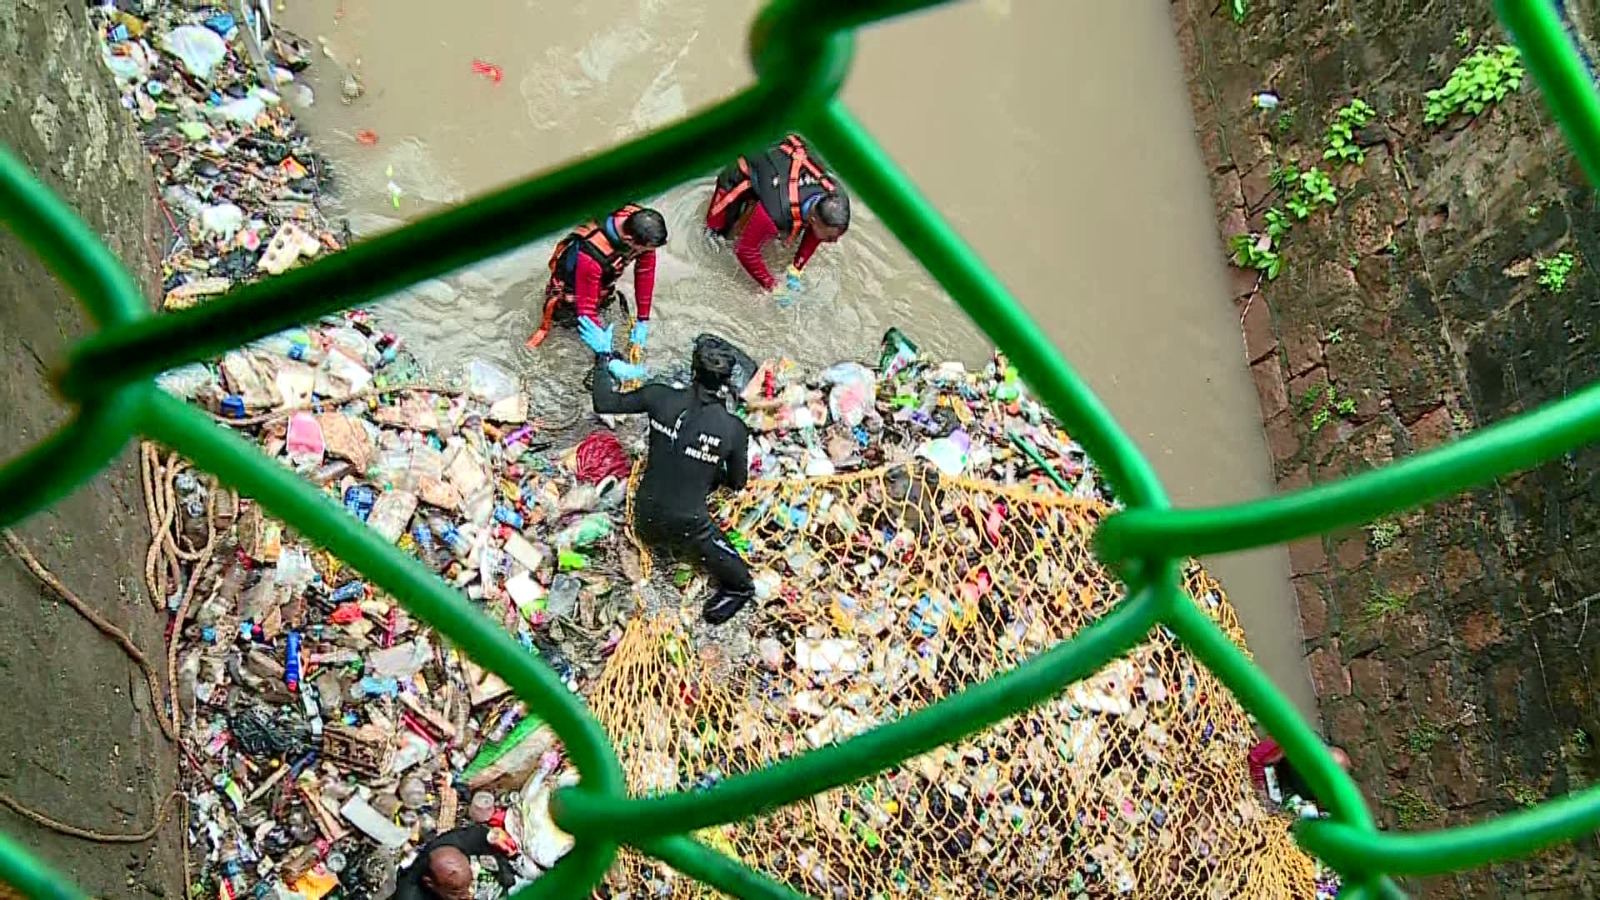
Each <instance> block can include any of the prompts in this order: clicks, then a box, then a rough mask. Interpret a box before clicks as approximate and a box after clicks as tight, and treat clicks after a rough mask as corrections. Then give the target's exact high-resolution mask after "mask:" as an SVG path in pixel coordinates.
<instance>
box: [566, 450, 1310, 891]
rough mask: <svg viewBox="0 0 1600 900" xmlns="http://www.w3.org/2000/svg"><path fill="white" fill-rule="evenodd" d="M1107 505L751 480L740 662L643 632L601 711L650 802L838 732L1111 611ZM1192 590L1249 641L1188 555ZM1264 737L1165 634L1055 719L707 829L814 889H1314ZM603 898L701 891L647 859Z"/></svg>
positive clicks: (599, 704)
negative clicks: (747, 595)
mask: <svg viewBox="0 0 1600 900" xmlns="http://www.w3.org/2000/svg"><path fill="white" fill-rule="evenodd" d="M1109 511H1110V507H1108V506H1106V505H1105V504H1103V503H1099V502H1092V501H1084V500H1075V499H1072V498H1068V497H1065V496H1063V495H1061V494H1057V493H1034V492H1032V491H1031V490H1029V489H1026V488H1006V487H1000V486H996V485H991V484H985V483H981V482H975V481H969V480H962V479H953V478H949V477H941V476H940V475H939V474H938V472H937V471H936V470H934V469H932V468H930V467H925V466H918V467H907V466H902V467H895V468H891V469H881V470H876V471H872V472H866V473H861V474H855V475H849V476H838V477H830V478H823V479H812V480H806V481H793V482H763V483H758V484H754V485H752V486H751V489H749V490H747V491H745V492H744V493H742V494H741V495H739V496H738V497H737V498H734V499H732V500H729V501H725V502H724V503H723V507H722V510H721V512H722V518H723V521H724V522H726V523H729V524H730V525H731V526H732V527H734V528H736V529H737V532H738V536H737V537H736V540H743V541H747V542H748V550H747V552H748V556H749V559H750V562H751V565H752V568H753V569H754V570H755V572H756V578H757V582H758V584H759V585H761V587H762V595H763V596H764V602H763V604H762V608H761V609H760V610H759V611H758V612H757V613H756V614H755V615H754V617H753V618H754V622H753V624H751V625H750V634H749V641H748V646H746V644H745V642H744V641H743V639H742V637H739V638H735V639H730V638H729V636H728V634H727V629H726V627H724V628H723V629H719V630H718V631H717V632H716V634H714V635H712V634H708V633H707V630H706V629H705V627H704V626H701V625H698V624H694V623H693V621H692V619H693V610H694V609H695V608H697V607H696V606H695V605H694V604H693V603H690V604H688V605H686V606H685V609H684V610H683V611H682V614H681V615H674V614H672V613H671V612H664V613H660V614H657V615H655V616H652V617H647V618H644V619H639V620H636V621H635V622H633V623H632V624H631V625H630V627H629V628H628V630H627V633H626V635H625V637H624V639H623V641H622V643H621V644H620V646H619V648H618V650H617V653H616V654H615V656H614V657H613V659H612V660H611V662H610V663H609V665H608V667H607V669H606V671H605V673H604V674H603V675H602V677H601V679H600V680H599V682H598V683H597V684H596V685H595V686H594V689H593V690H592V691H591V692H590V695H589V698H588V699H589V703H590V706H591V707H592V708H593V710H594V712H595V714H596V716H597V717H598V718H599V719H600V721H601V722H603V723H604V724H605V725H606V727H607V730H608V732H609V733H610V735H611V737H612V739H613V740H614V741H615V742H616V743H617V745H618V750H619V756H620V757H621V758H622V760H623V765H624V767H625V768H626V770H627V774H628V779H629V787H630V789H631V790H632V791H633V792H635V793H638V794H650V793H654V792H661V791H668V790H678V789H693V788H695V787H697V786H700V787H703V786H706V785H709V784H712V783H714V782H715V781H717V780H718V779H720V778H722V777H726V776H728V775H732V774H735V773H740V772H746V771H750V770H753V769H756V768H759V767H761V766H764V765H767V764H770V763H772V762H774V761H776V760H779V759H782V758H784V757H788V756H791V755H794V754H796V753H799V752H802V751H804V750H807V749H810V748H813V747H818V746H823V745H826V744H829V743H833V742H837V741H840V740H843V739H844V738H847V737H849V736H851V735H854V734H856V733H859V732H861V731H865V730H866V729H868V728H871V727H872V726H874V725H876V724H879V723H882V722H885V721H888V720H890V719H893V718H895V717H897V716H899V715H902V714H904V713H905V712H908V711H910V710H912V709H915V708H917V707H921V706H924V705H927V704H928V703H931V702H933V701H936V700H938V699H939V698H941V697H944V696H947V695H948V694H950V693H952V692H954V691H957V690H959V689H961V688H962V687H963V686H965V685H968V684H972V683H975V682H978V681H981V680H984V679H986V678H989V677H991V676H993V675H995V674H996V673H999V672H1002V671H1004V670H1006V669H1009V668H1012V667H1014V666H1016V665H1017V664H1018V663H1020V662H1022V661H1023V660H1025V659H1027V658H1029V657H1031V656H1033V655H1034V654H1037V653H1039V652H1041V651H1042V650H1044V649H1046V648H1048V647H1050V646H1052V645H1053V644H1055V643H1057V642H1060V641H1064V640H1067V639H1069V638H1071V637H1072V636H1073V635H1074V634H1076V633H1077V632H1078V631H1079V630H1081V629H1082V628H1084V627H1085V626H1086V625H1088V624H1089V623H1091V622H1093V621H1094V620H1095V619H1097V618H1098V617H1100V616H1101V615H1103V614H1104V613H1106V612H1107V611H1109V610H1110V609H1111V607H1112V606H1113V605H1114V604H1115V603H1116V602H1117V600H1118V591H1119V588H1118V586H1117V585H1116V582H1115V581H1114V580H1113V579H1112V578H1111V577H1110V576H1109V575H1108V574H1107V573H1106V572H1105V571H1103V570H1102V569H1101V568H1100V566H1099V565H1098V564H1097V563H1096V561H1095V559H1094V557H1093V556H1092V554H1091V553H1090V551H1089V547H1088V539H1089V536H1090V535H1091V534H1092V533H1093V530H1094V528H1095V526H1096V525H1097V524H1098V522H1099V520H1100V519H1101V518H1102V517H1103V516H1105V515H1106V514H1108V513H1109ZM1186 582H1187V584H1186V586H1187V589H1188V590H1189V592H1190V593H1191V594H1192V595H1193V596H1195V597H1196V598H1199V599H1200V600H1201V602H1202V604H1203V605H1204V606H1205V608H1207V609H1208V610H1209V611H1210V612H1211V614H1212V615H1213V616H1214V617H1215V618H1216V619H1217V621H1218V622H1219V623H1220V624H1221V625H1222V627H1223V628H1224V629H1226V630H1227V631H1228V633H1229V634H1230V635H1231V636H1232V637H1233V638H1234V640H1235V642H1237V643H1239V644H1241V646H1242V643H1243V638H1242V633H1241V631H1240V629H1239V625H1238V622H1237V620H1236V618H1235V616H1234V613H1233V610H1232V609H1231V607H1229V605H1228V603H1227V601H1226V599H1225V598H1224V596H1223V594H1222V591H1221V589H1220V588H1219V586H1218V585H1217V583H1216V582H1215V581H1213V580H1212V579H1211V578H1210V576H1208V575H1207V574H1206V573H1205V572H1204V571H1202V570H1201V569H1200V568H1199V566H1198V565H1191V566H1190V567H1189V569H1188V571H1187V575H1186ZM686 599H688V600H691V601H692V600H694V599H695V598H686ZM746 616H749V614H746ZM736 621H738V620H736ZM744 621H749V619H748V618H746V619H745V620H744ZM741 630H742V629H741ZM1254 740H1255V737H1254V734H1253V732H1252V729H1251V725H1250V721H1249V717H1248V716H1247V714H1246V713H1245V711H1244V710H1243V708H1241V707H1240V705H1239V704H1238V703H1237V702H1236V701H1235V700H1234V699H1233V697H1232V696H1231V695H1230V694H1229V693H1228V692H1227V691H1226V690H1224V689H1223V687H1222V685H1221V684H1220V682H1218V681H1216V679H1214V678H1213V677H1212V676H1211V675H1210V674H1209V673H1208V672H1207V671H1206V670H1205V668H1204V667H1203V666H1201V665H1200V664H1199V663H1197V662H1195V661H1194V660H1193V659H1192V658H1190V656H1189V655H1188V654H1187V653H1186V652H1185V651H1184V649H1183V648H1182V647H1181V646H1179V645H1178V644H1177V642H1176V641H1175V640H1174V639H1173V638H1172V637H1171V636H1170V635H1169V634H1168V633H1166V631H1165V630H1164V629H1158V630H1157V631H1156V632H1155V633H1153V634H1152V635H1151V636H1150V639H1149V640H1148V641H1147V642H1145V643H1144V644H1142V645H1140V646H1139V647H1138V648H1137V649H1135V650H1134V651H1133V652H1132V653H1131V654H1130V655H1129V656H1127V657H1126V658H1124V659H1121V660H1117V661H1115V662H1113V663H1110V664H1108V665H1107V666H1106V667H1104V668H1103V669H1101V670H1100V672H1098V673H1097V674H1096V675H1095V676H1094V677H1093V678H1090V679H1087V680H1085V681H1083V682H1080V683H1078V684H1075V685H1073V686H1071V687H1070V688H1068V689H1067V690H1066V691H1065V692H1063V693H1062V694H1061V695H1060V696H1058V697H1057V698H1055V699H1054V700H1053V701H1051V702H1050V703H1048V704H1045V705H1043V706H1040V707H1037V708H1035V709H1033V710H1031V711H1029V712H1027V713H1024V714H1022V715H1019V716H1017V717H1015V718H1012V719H1010V720H1007V721H1005V722H1003V723H1001V724H999V725H997V726H995V727H994V728H991V729H989V730H988V731H985V732H981V733H978V734H976V735H973V736H970V737H968V738H966V739H964V740H962V741H961V742H959V743H957V744H954V745H952V746H948V747H942V748H940V749H938V750H935V751H932V752H930V753H928V754H925V755H923V756H921V757H917V758H914V759H911V760H908V761H906V762H905V763H904V764H902V765H901V766H899V767H898V768H896V769H894V770H891V771H889V772H886V773H884V774H882V775H880V776H878V777H876V778H873V779H870V780H868V781H866V782H863V783H859V784H856V785H852V786H850V787H847V788H842V789H839V790H835V791H831V792H828V793H824V794H820V795H818V796H815V797H812V798H810V799H807V800H805V801H802V802H801V803H799V804H796V805H794V806H792V807H788V808H785V809H781V810H778V811H775V812H773V813H771V814H769V815H767V816H764V817H762V818H760V819H757V820H754V821H750V822H745V823H739V824H734V825H725V826H719V827H718V828H715V829H709V830H708V832H705V833H701V834H700V835H698V837H700V838H701V839H702V840H706V841H708V842H710V843H712V844H713V845H715V846H718V847H719V848H721V849H723V850H725V851H726V852H729V853H731V854H732V855H734V856H735V857H737V858H738V859H740V860H743V861H746V862H748V863H749V864H751V865H753V866H756V867H758V868H760V869H762V870H765V871H767V872H769V873H771V874H773V875H774V876H776V877H777V878H779V879H780V880H782V881H784V882H786V883H788V884H789V885H791V886H792V887H794V888H795V889H797V890H801V891H804V892H807V893H809V894H811V895H813V896H819V897H830V896H831V897H840V898H844V897H850V898H865V897H878V896H885V897H886V896H890V895H907V896H921V897H938V898H952V900H953V898H964V897H980V896H985V897H992V896H1001V897H1014V896H1049V897H1071V898H1079V897H1151V898H1154V897H1162V898H1169V897H1196V898H1221V897H1252V898H1301V897H1310V896H1313V895H1314V888H1313V879H1314V874H1315V872H1314V869H1315V865H1314V863H1313V861H1312V860H1311V859H1310V858H1309V857H1307V856H1305V855H1304V854H1303V853H1302V852H1301V851H1300V850H1298V849H1297V848H1296V847H1295V845H1294V844H1293V842H1292V840H1291V839H1290V837H1289V835H1288V831H1287V826H1288V819H1287V818H1285V817H1284V816H1281V815H1274V814H1271V813H1269V812H1267V811H1266V810H1265V809H1264V808H1263V807H1262V806H1261V805H1260V803H1259V802H1258V800H1257V799H1256V797H1255V795H1254V793H1253V791H1252V788H1251V786H1250V782H1249V775H1248V768H1247V760H1246V755H1247V754H1248V752H1249V750H1250V747H1251V745H1252V744H1253V743H1254ZM607 891H608V892H609V896H616V897H621V896H632V897H640V896H651V897H699V896H710V895H711V892H709V891H708V889H707V888H705V887H704V886H702V885H700V884H699V883H698V882H696V881H694V880H693V879H689V878H686V877H684V876H681V875H677V874H675V873H673V872H672V871H671V870H669V869H668V868H666V867H665V866H663V865H661V864H658V863H654V862H652V861H650V860H647V859H644V858H643V857H639V856H636V855H627V856H625V857H624V858H623V860H622V861H621V862H620V863H619V865H618V866H617V868H616V869H614V870H613V872H612V875H611V878H610V880H609V882H608V886H607Z"/></svg>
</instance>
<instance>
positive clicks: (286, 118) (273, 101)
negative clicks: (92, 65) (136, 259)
mask: <svg viewBox="0 0 1600 900" xmlns="http://www.w3.org/2000/svg"><path fill="white" fill-rule="evenodd" d="M250 6H251V7H252V9H253V7H254V4H251V5H250ZM130 10H148V11H149V12H148V13H147V14H145V15H141V14H140V13H138V12H135V11H130ZM90 16H91V21H92V22H93V23H94V25H95V26H96V28H97V29H98V31H99V34H100V37H101V41H102V43H101V55H102V58H103V59H104V61H105V64H106V66H107V68H109V69H110V70H111V73H112V75H113V76H114V78H115V79H116V82H117V85H118V86H119V87H120V88H121V90H122V102H123V105H124V106H125V107H127V108H128V109H129V110H130V112H131V113H132V114H133V116H134V117H135V119H136V120H137V121H138V122H139V125H140V128H141V131H142V133H143V141H144V145H145V148H146V150H147V151H148V152H149V154H150V157H151V159H152V161H153V163H154V165H155V175H156V179H157V181H158V182H159V184H160V188H161V193H160V204H161V209H162V212H163V214H164V215H165V216H166V217H167V222H168V224H169V225H170V227H171V229H172V232H173V243H172V245H171V247H170V248H169V250H168V252H167V253H166V254H165V260H164V278H165V282H164V285H163V290H164V296H163V298H162V306H163V308H166V309H181V308H184V307H187V306H192V305H194V304H195V303H197V302H199V301H201V300H203V299H204V298H206V297H212V296H216V295H220V294H222V293H225V292H226V291H227V290H228V289H229V288H231V287H233V286H234V285H236V284H238V283H241V282H245V281H251V280H254V279H256V278H259V277H263V276H266V275H274V274H279V273H281V272H284V271H286V270H287V269H289V268H290V267H292V266H294V265H295V264H296V263H297V262H299V261H300V260H302V259H306V258H311V257H315V256H317V255H318V254H320V253H322V252H324V251H335V250H338V249H339V248H340V247H342V246H344V245H345V244H347V243H348V242H349V235H348V233H343V234H337V235H336V234H335V233H334V232H333V231H332V230H330V229H329V227H328V226H327V223H326V222H324V220H323V218H322V215H321V213H320V212H319V211H318V208H317V203H316V201H317V197H318V196H319V194H320V193H321V191H322V189H323V187H324V185H325V184H326V183H327V181H328V179H329V177H330V172H329V171H328V166H327V163H326V162H325V161H324V159H323V157H322V156H320V155H319V154H317V153H316V152H314V151H313V150H312V149H311V148H310V147H309V145H308V142H307V140H306V138H305V136H304V135H303V134H302V133H301V132H300V131H299V129H298V128H297V126H296V124H295V121H294V118H293V115H292V114H291V111H290V109H289V102H290V101H291V100H293V101H294V102H295V103H299V104H301V105H309V104H310V103H312V102H313V101H314V98H313V97H312V95H311V90H310V88H309V87H308V86H306V85H304V84H301V83H299V82H297V81H295V73H296V72H300V71H302V70H304V69H305V68H306V67H307V66H308V65H309V64H310V50H309V48H308V47H307V46H306V44H305V42H304V41H301V40H300V39H298V38H295V37H294V36H292V35H289V34H287V33H283V32H280V33H277V34H272V35H271V36H266V34H267V31H268V30H267V28H266V26H265V23H264V22H263V21H262V20H261V17H260V16H259V13H258V12H254V13H253V20H252V21H251V22H248V23H245V22H239V21H236V20H235V19H234V16H233V15H232V14H231V13H230V12H228V11H226V4H218V5H217V6H215V7H200V6H195V7H189V6H185V5H180V4H168V3H143V4H130V3H110V2H104V3H99V4H92V5H91V6H90ZM258 35H261V36H263V37H265V40H264V41H257V40H256V37H257V36H258ZM252 44H253V45H254V46H253V48H252V47H251V45H252ZM247 48H249V49H247ZM255 49H259V50H260V51H261V58H260V60H259V61H255V60H252V59H251V57H252V56H253V55H254V50H255Z"/></svg>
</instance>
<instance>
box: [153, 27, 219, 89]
mask: <svg viewBox="0 0 1600 900" xmlns="http://www.w3.org/2000/svg"><path fill="white" fill-rule="evenodd" d="M159 44H160V47H161V49H162V50H165V51H166V52H168V53H170V54H172V55H173V56H176V57H177V58H178V59H179V60H180V61H181V62H182V63H183V67H184V68H185V69H187V70H188V72H189V74H190V75H193V76H194V77H196V78H198V79H200V80H201V81H210V80H211V75H212V73H213V72H214V71H215V70H216V68H217V67H218V66H220V65H221V64H222V61H223V60H224V59H226V58H227V55H228V45H227V43H226V42H225V41H223V39H222V36H221V35H219V34H217V33H216V32H215V31H212V30H211V29H209V28H206V27H204V26H200V25H180V26H178V27H177V28H174V29H172V30H171V31H169V32H167V33H166V34H165V35H162V36H161V38H160V40H159Z"/></svg>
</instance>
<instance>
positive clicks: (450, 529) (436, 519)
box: [428, 515, 472, 559]
mask: <svg viewBox="0 0 1600 900" xmlns="http://www.w3.org/2000/svg"><path fill="white" fill-rule="evenodd" d="M428 527H429V528H432V529H433V533H434V534H436V535H438V536H439V540H440V541H442V542H444V545H445V546H446V547H449V548H450V552H451V553H454V554H455V555H456V557H457V558H459V559H466V558H467V557H468V556H470V555H471V554H472V542H471V541H469V540H467V538H466V536H465V535H463V534H462V533H461V532H460V531H457V530H456V527H455V526H454V525H452V524H450V520H449V519H446V518H445V517H444V516H440V515H434V516H429V517H428Z"/></svg>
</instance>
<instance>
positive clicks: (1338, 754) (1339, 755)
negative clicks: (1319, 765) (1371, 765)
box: [1328, 744, 1350, 772]
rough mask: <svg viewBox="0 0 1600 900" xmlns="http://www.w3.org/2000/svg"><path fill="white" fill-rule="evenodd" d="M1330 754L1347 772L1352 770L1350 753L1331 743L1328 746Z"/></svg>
mask: <svg viewBox="0 0 1600 900" xmlns="http://www.w3.org/2000/svg"><path fill="white" fill-rule="evenodd" d="M1328 754H1329V755H1330V756H1332V757H1333V761H1334V762H1336V763H1338V764H1339V768H1341V769H1344V770H1345V771H1346V772H1348V771H1350V754H1348V753H1346V752H1344V751H1343V750H1340V749H1339V748H1338V747H1335V746H1332V745H1331V744H1330V745H1329V746H1328Z"/></svg>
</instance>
